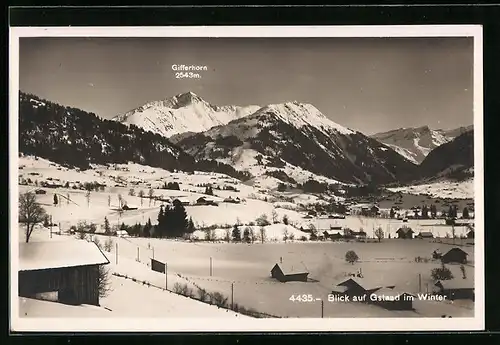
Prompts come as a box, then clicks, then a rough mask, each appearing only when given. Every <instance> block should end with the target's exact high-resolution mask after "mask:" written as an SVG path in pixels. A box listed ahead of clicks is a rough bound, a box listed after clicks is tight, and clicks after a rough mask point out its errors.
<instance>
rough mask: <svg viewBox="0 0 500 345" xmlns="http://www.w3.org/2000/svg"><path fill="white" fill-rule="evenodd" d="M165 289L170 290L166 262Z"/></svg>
mask: <svg viewBox="0 0 500 345" xmlns="http://www.w3.org/2000/svg"><path fill="white" fill-rule="evenodd" d="M165 290H168V274H167V263H166V262H165Z"/></svg>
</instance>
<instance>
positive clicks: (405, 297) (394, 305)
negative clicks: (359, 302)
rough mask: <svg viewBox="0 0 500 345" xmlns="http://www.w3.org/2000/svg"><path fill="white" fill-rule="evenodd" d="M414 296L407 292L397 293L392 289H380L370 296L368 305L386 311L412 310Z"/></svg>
mask: <svg viewBox="0 0 500 345" xmlns="http://www.w3.org/2000/svg"><path fill="white" fill-rule="evenodd" d="M415 297H416V296H415V295H413V294H410V293H408V292H399V291H397V290H395V289H394V288H387V287H385V288H381V289H379V290H377V291H376V292H375V293H374V294H373V295H372V296H369V301H370V303H372V304H374V305H377V306H379V307H382V308H385V309H388V310H413V300H414V299H415Z"/></svg>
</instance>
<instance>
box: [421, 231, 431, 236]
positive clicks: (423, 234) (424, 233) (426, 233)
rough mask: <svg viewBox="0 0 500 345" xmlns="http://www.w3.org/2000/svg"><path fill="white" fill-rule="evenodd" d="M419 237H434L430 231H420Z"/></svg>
mask: <svg viewBox="0 0 500 345" xmlns="http://www.w3.org/2000/svg"><path fill="white" fill-rule="evenodd" d="M419 236H434V235H433V234H432V232H430V231H420V232H419Z"/></svg>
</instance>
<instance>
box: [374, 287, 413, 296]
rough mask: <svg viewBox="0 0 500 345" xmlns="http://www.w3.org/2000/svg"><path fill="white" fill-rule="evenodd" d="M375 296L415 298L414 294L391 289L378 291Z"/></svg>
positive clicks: (386, 288) (385, 288) (384, 288)
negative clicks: (408, 296) (407, 296)
mask: <svg viewBox="0 0 500 345" xmlns="http://www.w3.org/2000/svg"><path fill="white" fill-rule="evenodd" d="M375 294H376V295H377V296H382V295H383V296H386V297H398V296H402V295H410V296H414V297H415V295H413V294H411V293H409V292H406V291H400V290H396V289H395V288H389V287H383V288H381V289H379V290H377V291H375Z"/></svg>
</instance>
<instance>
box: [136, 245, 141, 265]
mask: <svg viewBox="0 0 500 345" xmlns="http://www.w3.org/2000/svg"><path fill="white" fill-rule="evenodd" d="M137 262H141V260H140V256H139V247H137Z"/></svg>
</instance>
